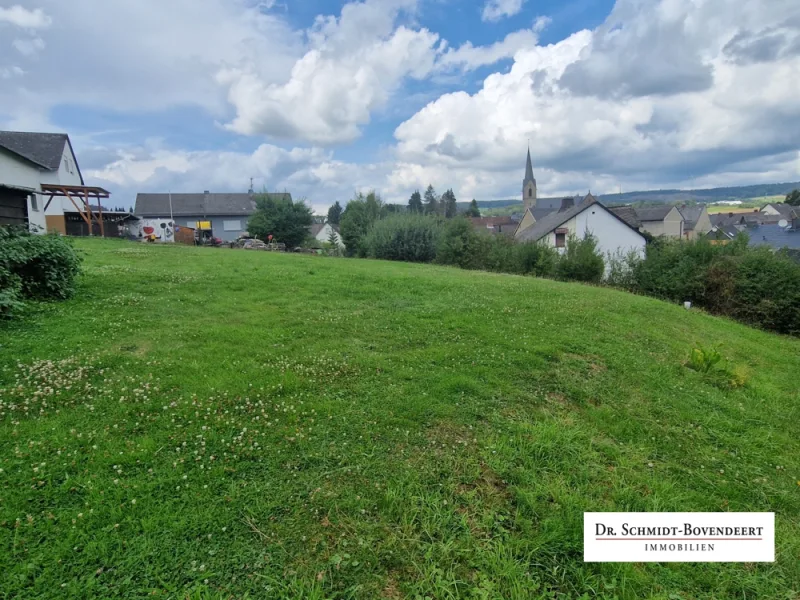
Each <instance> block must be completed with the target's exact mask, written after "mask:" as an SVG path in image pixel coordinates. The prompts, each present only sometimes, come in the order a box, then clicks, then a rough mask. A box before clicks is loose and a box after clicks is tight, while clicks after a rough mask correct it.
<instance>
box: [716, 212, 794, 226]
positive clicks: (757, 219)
mask: <svg viewBox="0 0 800 600" xmlns="http://www.w3.org/2000/svg"><path fill="white" fill-rule="evenodd" d="M709 218H710V219H711V224H712V225H714V226H715V227H722V226H725V225H748V226H754V225H762V224H775V223H778V221H780V220H781V219H783V218H784V217H782V216H781V215H766V214H764V213H762V212H758V211H756V212H747V213H721V214H716V215H709Z"/></svg>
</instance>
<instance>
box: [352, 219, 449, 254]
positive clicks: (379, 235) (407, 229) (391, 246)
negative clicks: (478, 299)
mask: <svg viewBox="0 0 800 600" xmlns="http://www.w3.org/2000/svg"><path fill="white" fill-rule="evenodd" d="M441 231H442V227H441V224H440V222H439V220H438V219H436V218H433V217H428V216H424V215H418V214H403V213H397V214H394V215H391V216H389V217H387V218H385V219H382V220H380V221H376V222H375V223H373V225H372V227H371V228H370V230H369V232H368V233H367V235H366V237H365V238H364V240H363V242H362V244H363V246H364V248H365V249H366V253H367V255H368V256H369V257H371V258H381V259H384V260H401V261H407V262H432V261H433V260H434V259H435V258H436V248H437V246H438V243H439V238H440V234H441Z"/></svg>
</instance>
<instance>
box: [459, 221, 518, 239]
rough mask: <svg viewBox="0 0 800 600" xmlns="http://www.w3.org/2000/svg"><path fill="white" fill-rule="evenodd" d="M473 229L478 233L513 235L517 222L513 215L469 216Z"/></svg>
mask: <svg viewBox="0 0 800 600" xmlns="http://www.w3.org/2000/svg"><path fill="white" fill-rule="evenodd" d="M469 220H470V223H472V227H473V229H475V231H477V232H478V233H490V234H495V235H506V236H509V237H513V236H514V233H515V232H516V230H517V226H518V223H517V221H515V220H514V217H511V216H506V217H470V219H469Z"/></svg>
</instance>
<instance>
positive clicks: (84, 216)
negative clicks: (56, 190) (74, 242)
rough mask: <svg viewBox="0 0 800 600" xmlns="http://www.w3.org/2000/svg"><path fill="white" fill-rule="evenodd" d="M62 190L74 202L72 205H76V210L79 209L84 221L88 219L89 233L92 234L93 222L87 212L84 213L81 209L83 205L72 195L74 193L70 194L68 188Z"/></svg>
mask: <svg viewBox="0 0 800 600" xmlns="http://www.w3.org/2000/svg"><path fill="white" fill-rule="evenodd" d="M62 191H63V192H64V195H65V196H66V197H67V198H69V201H70V202H72V206H74V207H75V210H77V211H78V214H79V215H80V216H81V218H82V219H83V220H84V221H86V224H87V225H88V226H89V235H92V222H91V221H90V220H89V219H87V218H86V215H85V214H83V211H82V210H81V207H80V206H78V204H77V203H76V202H75V199H74V198H73V197H72V195H70V193H69V192H67V191H66V190H62Z"/></svg>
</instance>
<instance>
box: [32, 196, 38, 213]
mask: <svg viewBox="0 0 800 600" xmlns="http://www.w3.org/2000/svg"><path fill="white" fill-rule="evenodd" d="M31 210H33V211H35V212H39V199H38V198H37V197H36V194H31Z"/></svg>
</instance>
